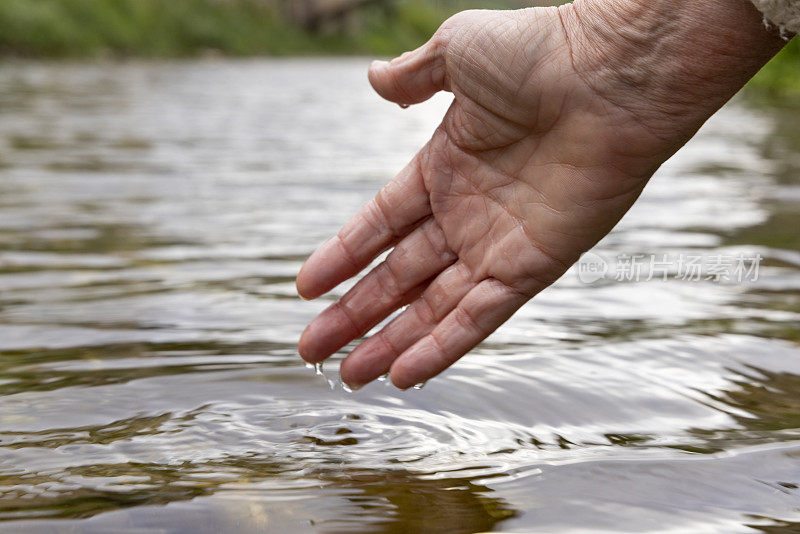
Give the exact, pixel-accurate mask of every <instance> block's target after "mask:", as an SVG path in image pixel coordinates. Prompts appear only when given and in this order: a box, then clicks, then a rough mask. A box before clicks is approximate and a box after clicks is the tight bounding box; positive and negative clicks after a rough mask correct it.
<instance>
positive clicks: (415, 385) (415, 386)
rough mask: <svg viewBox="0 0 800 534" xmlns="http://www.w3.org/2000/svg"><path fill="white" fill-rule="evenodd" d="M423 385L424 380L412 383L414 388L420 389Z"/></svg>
mask: <svg viewBox="0 0 800 534" xmlns="http://www.w3.org/2000/svg"><path fill="white" fill-rule="evenodd" d="M424 387H425V382H420V383H419V384H414V389H422V388H424Z"/></svg>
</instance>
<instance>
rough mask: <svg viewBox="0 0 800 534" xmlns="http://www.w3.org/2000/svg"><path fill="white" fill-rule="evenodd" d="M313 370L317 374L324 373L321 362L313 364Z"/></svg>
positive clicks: (322, 374) (323, 374) (321, 374)
mask: <svg viewBox="0 0 800 534" xmlns="http://www.w3.org/2000/svg"><path fill="white" fill-rule="evenodd" d="M314 372H315V373H317V376H325V373H323V372H322V362H318V363H315V364H314Z"/></svg>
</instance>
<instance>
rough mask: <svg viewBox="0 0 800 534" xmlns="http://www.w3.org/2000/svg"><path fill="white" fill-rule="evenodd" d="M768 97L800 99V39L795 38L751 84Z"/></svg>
mask: <svg viewBox="0 0 800 534" xmlns="http://www.w3.org/2000/svg"><path fill="white" fill-rule="evenodd" d="M750 87H751V88H753V89H757V90H760V91H761V92H763V93H765V94H766V95H768V96H775V97H793V98H798V97H800V38H797V37H795V38H794V39H792V40H791V41H789V43H788V44H787V45H786V46H785V47H784V49H783V50H781V51H780V52H779V53H778V55H777V56H775V57H774V58H773V59H772V61H770V62H769V63H768V64H767V65H766V66H765V67H764V68H763V69H761V72H759V73H758V74H757V75H756V77H755V78H753V79H752V81H751V82H750Z"/></svg>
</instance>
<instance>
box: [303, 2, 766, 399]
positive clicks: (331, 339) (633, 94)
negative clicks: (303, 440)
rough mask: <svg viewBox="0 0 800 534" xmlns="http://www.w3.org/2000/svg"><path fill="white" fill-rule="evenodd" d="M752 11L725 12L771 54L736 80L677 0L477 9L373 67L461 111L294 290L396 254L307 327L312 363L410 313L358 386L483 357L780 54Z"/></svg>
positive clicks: (360, 370)
mask: <svg viewBox="0 0 800 534" xmlns="http://www.w3.org/2000/svg"><path fill="white" fill-rule="evenodd" d="M725 2H730V3H731V5H733V2H732V1H731V0H717V2H716V4H720V3H725ZM714 3H715V2H709V4H714ZM676 4H680V8H681V9H683V10H684V11H682V12H681V11H680V10H679V9H678V8H677V7H676ZM743 6H744V3H741V6H737V7H729V6H725V9H726V13H727V15H731V13H734V15H733V16H736V17H739V18H740V19H741V18H745V19H746V20H747V22H748V24H751V25H752V24H754V23H755V24H756V25H757V28H755V29H753V30H752V35H753V37H752V40H755V41H757V42H758V43H760V44H758V46H760V48H759V49H758V50H755V51H752V52H748V53H747V54H746V57H744V56H743V57H744V59H742V58H739V61H738V62H736V66H735V69H732V68H730V67H729V66H728V65H723V64H722V63H725V61H730V57H726V58H723V59H716V58H714V57H713V56H711V57H708V58H706V57H705V56H706V55H709V56H710V54H711V52H708V53H706V52H704V53H698V52H697V51H696V50H695V51H693V50H686V51H685V52H681V50H680V47H681V46H684V45H683V44H682V41H683V40H685V37H682V36H681V35H680V34H681V32H683V31H691V29H687V28H681V29H679V30H675V32H674V33H673V34H670V33H668V32H666V31H665V30H663V29H660V28H661V26H659V25H664V24H666V25H667V26H669V24H667V23H666V22H665V21H674V20H680V17H681V16H683V17H686V18H687V20H689V19H691V16H692V15H694V16H696V15H697V14H696V13H693V12H692V11H691V10H692V9H694V10H695V11H698V9H696V8H693V7H692V6H691V3H689V2H674V1H667V0H661V1H656V2H652V1H650V2H643V1H636V0H618V1H617V2H612V1H605V2H595V3H590V2H579V3H576V4H570V5H566V6H561V7H560V8H531V9H524V10H518V11H467V12H464V13H460V14H458V15H456V16H455V17H453V18H451V19H450V20H448V21H447V22H446V23H445V24H444V25H443V26H442V27H441V28H440V29H439V31H438V32H437V33H436V35H434V37H433V38H432V39H431V41H430V42H428V43H427V44H426V45H425V46H423V47H422V48H420V49H418V50H415V51H414V52H410V53H407V54H404V55H403V56H401V57H399V58H397V59H395V60H393V61H392V62H390V63H388V64H387V63H378V62H376V63H375V64H373V66H372V67H371V68H370V72H369V78H370V81H371V83H372V85H373V87H374V88H375V89H376V91H377V92H378V93H379V94H380V95H381V96H383V97H384V98H386V99H388V100H391V101H393V102H397V103H399V104H403V105H406V104H414V103H418V102H422V101H424V100H426V99H427V98H429V97H430V96H431V95H433V94H434V93H436V92H438V91H441V90H447V91H451V92H452V93H453V94H454V97H455V98H454V101H453V104H452V106H451V107H450V109H449V110H448V112H447V114H446V116H445V118H444V120H443V122H442V123H441V125H440V126H439V128H437V130H436V131H435V132H434V134H433V136H432V138H431V140H430V141H429V142H428V143H427V144H426V145H425V146H424V147H423V148H422V150H420V151H419V153H418V154H417V155H416V157H414V159H413V160H412V161H411V163H410V164H409V165H408V166H407V167H406V168H405V169H404V170H403V171H401V172H400V174H399V175H398V176H397V177H396V178H394V179H393V180H392V181H391V182H389V183H388V184H387V185H386V186H385V187H384V188H383V189H382V190H381V191H380V192H379V193H378V194H377V196H376V197H375V198H374V200H372V201H371V202H369V203H368V204H367V205H366V206H364V208H363V209H362V210H361V211H360V212H359V213H358V214H356V215H355V217H354V218H353V219H352V220H351V221H350V222H349V223H348V224H347V225H346V226H345V227H344V228H343V229H342V230H341V231H340V232H339V234H338V235H337V236H335V237H334V238H333V239H331V240H330V241H328V242H327V243H325V244H324V245H322V246H321V247H320V248H319V250H317V251H316V252H315V253H314V254H313V255H312V256H311V257H310V258H309V259H308V261H307V262H306V263H305V265H304V266H303V269H302V270H301V272H300V274H299V275H298V277H297V288H298V292H299V294H300V295H301V296H303V297H305V298H316V297H318V296H320V295H322V294H323V293H325V292H327V291H329V290H330V289H332V288H333V287H335V286H336V285H338V284H339V283H341V282H342V281H344V280H346V279H348V278H350V277H352V276H354V275H356V274H358V273H359V272H360V271H361V270H362V269H364V268H365V267H366V266H367V265H368V264H369V263H370V262H371V261H372V260H373V259H374V258H375V257H376V256H377V255H379V254H380V253H381V252H383V251H385V250H387V249H390V248H391V249H392V250H391V252H390V253H389V255H388V256H387V258H386V259H385V261H383V262H382V263H381V264H380V265H378V266H377V267H375V268H374V269H373V270H372V271H371V272H369V273H368V274H367V275H366V276H365V277H364V278H362V279H361V280H360V281H359V282H358V283H357V284H356V285H355V286H354V287H353V288H352V289H351V290H350V291H348V292H347V294H346V295H344V296H343V297H342V298H341V299H340V300H339V301H338V302H336V303H334V304H333V305H332V306H330V307H329V308H328V309H327V310H325V311H324V312H322V313H321V314H320V315H319V317H317V318H316V319H315V320H314V321H313V322H312V323H311V324H310V325H309V327H308V328H307V329H306V331H305V332H304V333H303V336H302V337H301V339H300V343H299V351H300V354H301V355H302V357H303V358H304V359H305V360H307V361H309V362H319V361H322V360H324V359H325V358H327V357H328V356H330V355H331V354H333V353H334V352H336V351H337V350H339V349H341V348H342V347H343V346H344V345H346V344H347V343H349V342H350V341H352V340H354V339H356V338H358V337H360V336H363V335H364V334H365V333H366V332H367V331H368V330H370V329H371V328H372V327H374V326H375V325H376V324H378V323H379V322H380V321H382V320H383V319H385V318H386V317H387V316H388V315H389V314H391V313H392V312H394V311H395V310H397V309H399V308H400V307H402V306H405V305H408V307H407V308H406V309H405V310H404V311H403V312H402V313H400V314H399V315H398V316H397V317H396V318H394V319H393V320H392V321H391V322H390V323H389V324H388V325H386V326H385V327H384V328H383V329H382V330H381V331H380V332H378V333H376V334H375V335H373V336H372V337H371V338H369V339H367V340H366V341H364V342H363V343H361V345H359V346H358V347H357V348H356V349H355V350H354V351H353V352H352V353H351V354H350V355H348V356H347V358H346V359H345V360H344V361H343V362H342V366H341V375H342V378H343V380H344V381H345V382H346V383H348V384H350V385H351V386H354V387H358V386H361V385H363V384H366V383H367V382H370V381H371V380H374V379H375V378H377V377H378V376H380V375H382V374H384V373H386V372H388V371H390V370H391V380H392V382H393V383H394V384H395V385H396V386H397V387H399V388H408V387H410V386H412V385H414V384H416V383H419V382H423V381H425V380H427V379H429V378H431V377H433V376H435V375H436V374H438V373H440V372H441V371H443V370H444V369H446V368H447V367H448V366H450V365H451V364H453V363H454V362H455V361H456V360H458V359H459V358H460V357H461V356H463V355H464V354H466V353H467V352H468V351H469V350H470V349H472V348H473V347H474V346H475V345H477V344H478V343H480V342H481V341H482V340H483V339H484V338H486V337H487V336H488V335H489V334H490V333H492V332H493V331H494V330H495V329H496V328H497V327H499V326H500V325H501V324H502V323H503V322H505V321H506V320H507V319H508V318H509V317H510V316H511V315H512V314H513V313H514V312H515V311H516V310H517V309H519V307H520V306H522V305H523V304H524V303H525V302H527V301H528V300H529V299H531V298H532V297H533V296H534V295H536V294H537V293H538V292H540V291H542V290H543V289H544V288H546V287H547V286H548V285H550V284H552V283H553V282H554V281H555V280H557V279H558V278H559V277H560V276H561V275H562V274H563V273H564V272H565V271H566V270H567V269H568V268H569V267H570V266H571V265H572V264H573V263H574V262H575V261H577V260H578V259H579V257H580V255H581V254H582V253H583V252H585V251H586V250H588V249H589V248H591V247H592V246H593V245H594V244H595V243H597V241H599V240H600V239H601V238H602V237H603V236H605V235H606V234H607V233H608V232H609V231H610V230H611V229H612V228H613V227H614V225H615V224H616V223H617V222H618V221H619V220H620V218H621V217H622V216H623V215H624V214H625V212H626V211H627V210H628V209H629V208H630V207H631V205H632V204H633V202H634V201H635V200H636V198H637V197H638V196H639V194H640V193H641V191H642V189H643V187H644V186H645V184H646V183H647V180H648V179H649V178H650V176H651V175H652V174H653V172H655V170H656V169H657V168H658V166H659V165H660V164H661V163H663V162H664V161H665V160H666V159H667V158H668V157H670V156H671V155H672V154H673V153H674V152H675V150H677V149H678V148H679V147H680V146H681V145H682V144H683V143H684V142H685V141H686V140H687V139H688V138H689V137H691V135H692V134H693V133H694V132H695V131H696V129H697V128H698V127H699V126H700V125H701V124H702V122H703V121H704V120H705V119H706V118H708V116H710V115H711V114H712V113H713V112H714V111H715V110H716V109H717V108H718V107H719V106H720V105H722V103H723V102H724V101H725V100H727V98H729V97H730V96H731V95H732V94H733V92H734V91H735V90H736V89H738V88H739V87H741V85H742V84H743V83H744V82H745V81H746V79H747V78H748V77H749V76H750V75H752V73H754V72H755V70H757V68H758V67H759V66H760V64H762V63H763V62H765V61H766V59H767V58H768V57H769V56H770V55H771V54H774V53H775V51H777V46H778V45H777V44H775V42H774V37H773V36H771V35H769V34H768V33H767V32H766V31H765V30H764V29H763V27H762V26H761V25H760V19H759V18H758V15H757V14H756V12H755V10H754V9H753V8H752V7H743ZM659 9H661V10H662V11H660V12H659ZM717 9H718V10H719V9H722V7H721V6H719V5H717ZM637 10H638V11H637ZM687 10H689V11H688V12H687ZM659 17H661V19H660V20H659ZM631 20H633V21H635V22H629V21H631ZM694 23H695V26H698V25H699V22H698V21H696V20H695V21H694ZM717 23H719V19H717ZM731 24H741V20H738V21H731ZM615 25H616V26H615ZM615 28H616V29H615ZM756 30H757V31H758V32H760V33H761V34H763V37H760V34H759V33H757V32H756ZM697 31H700V30H699V29H698V30H697ZM702 31H703V32H704V33H705V34H707V33H708V32H707V30H706V29H705V28H703V30H702ZM748 31H750V30H748ZM653 32H655V33H653ZM742 33H745V32H742ZM712 37H714V36H713V35H712ZM736 37H737V39H739V40H741V41H744V43H743V44H742V43H737V45H736V46H748V45H752V46H755V45H753V44H752V43H751V42H749V41H748V39H746V38H743V37H742V36H741V35H737V36H736ZM759 39H761V40H763V41H764V42H763V43H762V42H761V41H760V40H759ZM715 43H716V45H717V46H721V44H720V43H719V42H718V41H715ZM670 44H672V45H673V46H672V48H673V49H674V50H668V49H667V50H665V47H668V46H669V45H670ZM737 49H738V48H737ZM704 50H706V51H707V47H706V49H704ZM682 53H684V54H686V55H684V56H682V55H681V54H682ZM725 53H726V54H727V56H731V55H732V53H731V51H730V50H726V51H725ZM659 54H661V55H659ZM664 54H666V55H664ZM670 54H672V55H670ZM721 55H724V54H721ZM715 69H717V70H719V71H720V72H719V76H717V77H716V78H714V79H712V80H706V78H707V77H710V76H711V74H712V73H713V72H715ZM733 71H735V72H733ZM676 76H677V77H678V78H679V79H677V80H676V79H675V77H676ZM670 84H672V85H675V86H676V87H678V88H677V89H671V88H670Z"/></svg>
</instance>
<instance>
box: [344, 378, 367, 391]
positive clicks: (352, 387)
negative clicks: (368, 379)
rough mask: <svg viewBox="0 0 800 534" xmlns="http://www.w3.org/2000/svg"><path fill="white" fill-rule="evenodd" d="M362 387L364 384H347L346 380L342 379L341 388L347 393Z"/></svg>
mask: <svg viewBox="0 0 800 534" xmlns="http://www.w3.org/2000/svg"><path fill="white" fill-rule="evenodd" d="M363 387H364V384H348V383H347V382H345V381H344V380H342V388H343V389H344V390H345V391H347V392H349V393H352V392H353V391H358V390H359V389H361V388H363Z"/></svg>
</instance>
